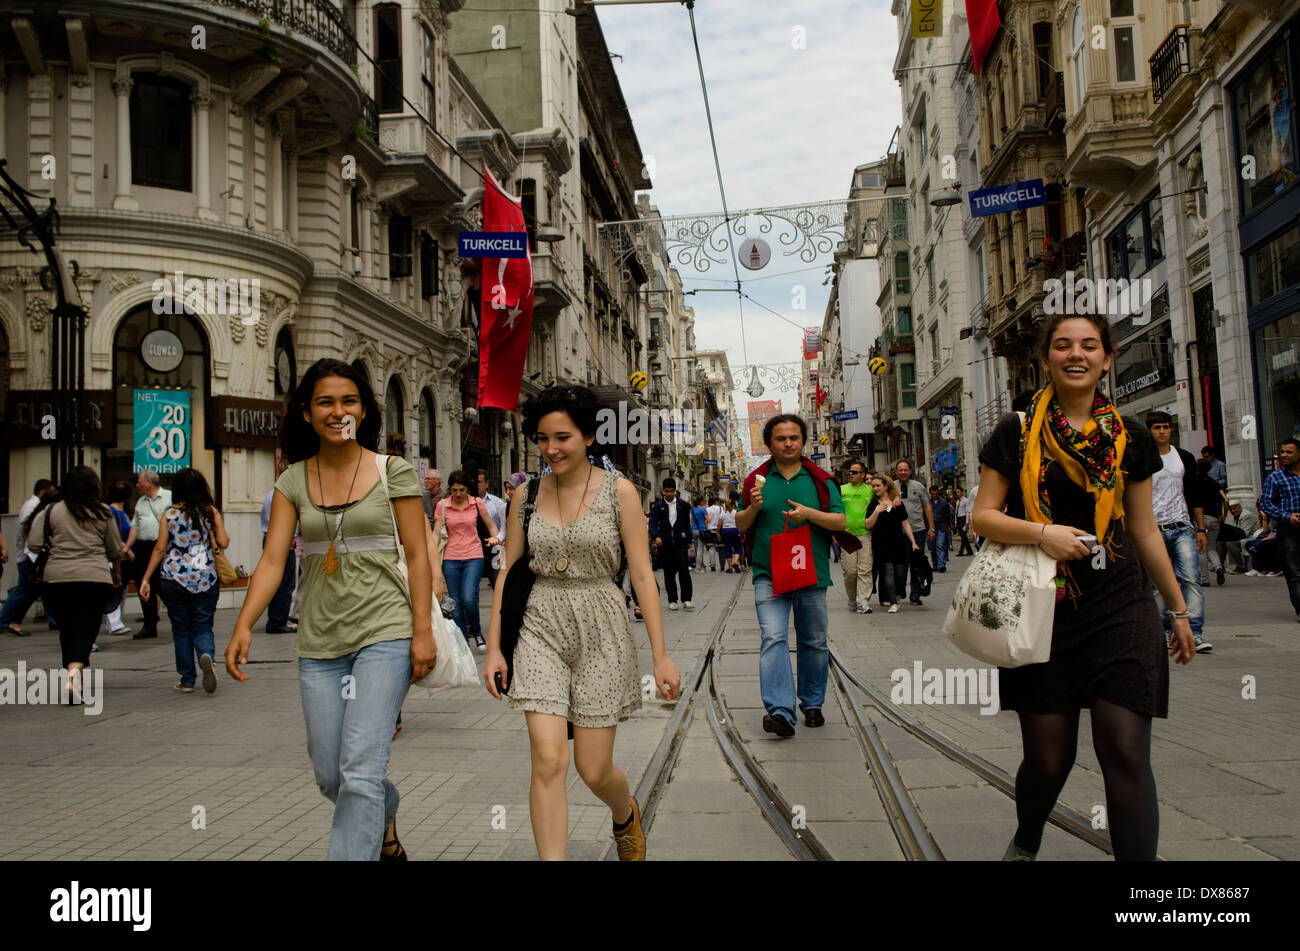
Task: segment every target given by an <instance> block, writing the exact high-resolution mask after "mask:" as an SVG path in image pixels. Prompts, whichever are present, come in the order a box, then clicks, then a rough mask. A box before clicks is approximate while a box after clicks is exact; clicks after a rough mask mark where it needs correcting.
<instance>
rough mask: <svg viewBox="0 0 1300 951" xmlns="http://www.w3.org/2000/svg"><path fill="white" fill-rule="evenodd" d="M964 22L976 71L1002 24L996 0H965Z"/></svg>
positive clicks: (978, 69) (981, 64)
mask: <svg viewBox="0 0 1300 951" xmlns="http://www.w3.org/2000/svg"><path fill="white" fill-rule="evenodd" d="M966 23H967V25H968V26H969V28H970V55H971V59H972V60H974V63H975V72H977V73H978V72H979V71H980V68H981V67H982V66H983V65H984V56H985V54H987V53H988V51H989V47H990V46H992V45H993V37H995V36H997V35H998V28H999V27H1000V26H1002V18H1001V17H1000V16H998V3H997V0H966Z"/></svg>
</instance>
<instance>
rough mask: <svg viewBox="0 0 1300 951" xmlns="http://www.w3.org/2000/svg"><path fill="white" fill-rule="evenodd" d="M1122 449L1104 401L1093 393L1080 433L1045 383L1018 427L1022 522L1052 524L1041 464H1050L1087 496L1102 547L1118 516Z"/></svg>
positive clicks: (1120, 433)
mask: <svg viewBox="0 0 1300 951" xmlns="http://www.w3.org/2000/svg"><path fill="white" fill-rule="evenodd" d="M1127 448H1128V433H1127V432H1126V431H1125V429H1124V423H1123V421H1122V420H1121V419H1120V418H1119V414H1118V413H1117V412H1115V406H1114V404H1113V403H1111V401H1110V397H1108V396H1106V394H1105V393H1103V392H1101V390H1098V391H1097V395H1096V397H1095V398H1094V399H1093V404H1092V418H1091V419H1089V420H1088V422H1087V423H1086V424H1085V425H1084V427H1083V430H1082V431H1080V430H1076V429H1075V428H1074V427H1073V426H1071V425H1070V421H1069V420H1068V419H1067V418H1066V416H1065V411H1064V410H1063V409H1061V406H1060V404H1059V403H1058V402H1057V401H1056V388H1055V387H1054V386H1053V384H1052V383H1050V382H1049V383H1048V384H1047V386H1045V387H1043V388H1042V389H1041V390H1039V391H1038V392H1037V393H1035V394H1034V398H1033V399H1032V400H1031V401H1030V403H1029V409H1028V410H1026V412H1025V419H1024V423H1023V424H1022V425H1021V428H1020V458H1021V465H1020V492H1021V495H1022V496H1023V497H1024V502H1025V518H1027V519H1028V520H1029V521H1031V522H1040V523H1044V524H1046V523H1050V522H1051V521H1052V507H1051V502H1050V500H1049V499H1048V495H1047V463H1048V462H1050V461H1054V462H1056V463H1057V465H1059V466H1060V467H1061V468H1062V469H1063V470H1064V471H1065V473H1066V475H1068V476H1069V477H1070V480H1071V481H1072V482H1074V484H1075V485H1077V486H1079V488H1081V489H1085V490H1086V491H1087V492H1088V494H1089V495H1091V496H1092V498H1093V502H1094V504H1095V515H1094V521H1095V523H1096V528H1095V534H1096V536H1097V538H1098V539H1099V540H1100V541H1101V543H1102V544H1106V539H1107V536H1108V535H1109V534H1110V531H1111V523H1112V522H1113V521H1114V520H1115V519H1118V518H1123V516H1124V505H1123V497H1124V475H1123V473H1122V472H1121V471H1120V465H1121V463H1122V462H1123V460H1124V450H1125V449H1127Z"/></svg>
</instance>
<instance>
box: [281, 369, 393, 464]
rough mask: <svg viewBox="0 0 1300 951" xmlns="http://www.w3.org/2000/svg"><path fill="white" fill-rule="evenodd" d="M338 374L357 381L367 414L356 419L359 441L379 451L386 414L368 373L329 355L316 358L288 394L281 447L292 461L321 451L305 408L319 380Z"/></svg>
mask: <svg viewBox="0 0 1300 951" xmlns="http://www.w3.org/2000/svg"><path fill="white" fill-rule="evenodd" d="M330 376H337V377H342V378H343V379H345V380H349V381H351V382H352V383H353V384H355V385H356V388H357V393H358V395H359V396H360V397H361V406H362V408H363V409H364V410H365V413H366V415H365V418H364V419H362V420H360V421H359V422H358V423H357V445H359V446H360V447H361V448H362V449H369V450H370V451H371V452H378V451H379V433H380V431H381V430H382V429H383V425H384V415H383V413H382V412H380V409H379V403H378V401H377V400H376V399H375V391H374V390H373V389H372V388H371V386H370V381H369V380H368V379H366V375H365V374H364V373H362V372H361V371H360V370H358V369H357V368H356V367H354V366H353V365H352V364H350V363H344V362H343V361H342V360H334V359H331V358H329V357H325V358H323V359H320V360H317V361H316V362H315V363H313V364H312V365H311V366H310V367H308V368H307V372H306V373H304V374H303V376H302V382H300V383H299V384H298V386H297V388H296V389H295V390H294V391H293V392H292V393H291V394H289V398H288V399H287V400H286V401H285V406H284V425H282V426H281V427H280V448H281V450H282V451H283V452H284V455H285V458H286V459H288V460H289V462H291V463H294V462H301V461H302V460H303V459H310V458H311V457H312V456H314V455H316V453H318V452H320V437H319V436H317V435H316V430H314V429H312V426H311V423H309V422H307V421H306V420H305V419H303V418H302V414H303V410H307V411H308V412H309V413H310V410H311V401H312V397H313V396H315V394H316V384H318V383H319V382H320V381H321V380H323V379H325V378H326V377H330Z"/></svg>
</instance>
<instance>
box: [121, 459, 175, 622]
mask: <svg viewBox="0 0 1300 951" xmlns="http://www.w3.org/2000/svg"><path fill="white" fill-rule="evenodd" d="M135 487H136V488H137V489H139V490H140V498H138V499H136V502H135V517H133V518H132V519H131V527H132V528H134V529H135V544H133V545H132V546H131V580H132V581H134V582H135V590H136V591H137V592H139V590H140V585H141V584H143V583H144V581H145V580H146V579H145V577H144V573H145V571H146V570H147V569H148V567H149V557H150V555H152V554H153V546H154V545H155V544H157V542H158V533H159V531H160V530H162V520H163V513H164V512H166V511H167V507H168V506H169V505H171V504H172V493H171V489H164V488H163V487H162V485H161V484H160V482H159V479H158V473H157V471H156V470H154V469H141V470H140V474H139V475H138V476H137V477H136V480H135ZM156 570H157V569H155V571H156ZM148 580H149V599H148V600H147V601H146V600H145V599H144V598H141V599H140V607H141V609H142V610H143V611H144V626H143V627H142V628H141V629H140V630H139V631H138V632H137V633H135V634H132V635H131V639H132V640H134V641H140V640H144V639H146V638H150V637H157V636H158V586H157V585H155V584H154V583H153V579H152V578H150V579H148Z"/></svg>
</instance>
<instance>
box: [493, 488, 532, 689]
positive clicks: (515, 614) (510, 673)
mask: <svg viewBox="0 0 1300 951" xmlns="http://www.w3.org/2000/svg"><path fill="white" fill-rule="evenodd" d="M537 483H538V480H537V479H529V480H528V495H527V497H526V498H525V499H524V512H523V515H524V553H523V554H522V555H520V556H519V558H518V559H516V561H515V563H514V564H513V565H511V566H510V570H509V571H507V572H506V580H505V584H503V585H502V586H501V655H502V656H503V657H505V659H506V681H505V684H504V685H503V686H502V687H501V692H502V693H508V692H509V690H510V681H511V679H513V677H514V673H515V645H516V644H518V643H519V628H520V627H521V626H522V625H523V623H524V611H525V610H527V608H528V596H529V595H530V594H532V591H533V582H534V581H536V580H537V576H536V575H535V574H533V569H532V568H531V567H530V566H529V564H528V562H529V559H530V554H529V551H528V523H529V522H531V521H532V518H533V512H534V511H535V510H536V508H537Z"/></svg>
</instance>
